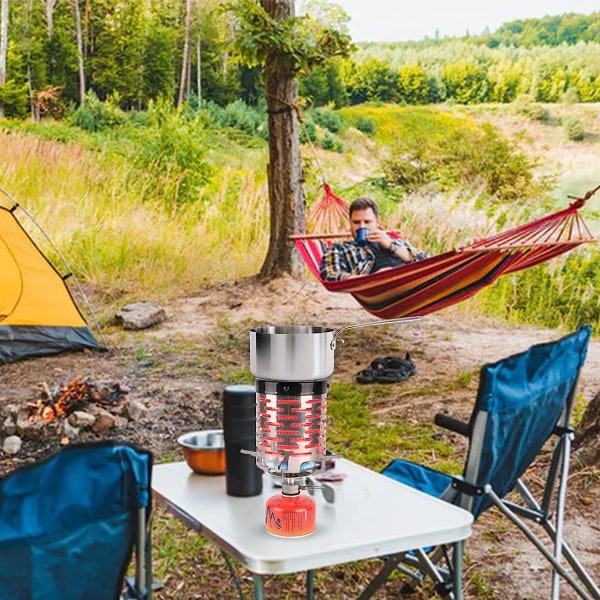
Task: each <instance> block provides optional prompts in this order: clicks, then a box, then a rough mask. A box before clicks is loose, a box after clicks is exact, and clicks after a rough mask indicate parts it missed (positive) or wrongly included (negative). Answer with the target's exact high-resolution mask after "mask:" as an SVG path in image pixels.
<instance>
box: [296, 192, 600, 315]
mask: <svg viewBox="0 0 600 600" xmlns="http://www.w3.org/2000/svg"><path fill="white" fill-rule="evenodd" d="M323 187H324V190H325V196H324V197H323V198H322V199H321V200H320V201H319V202H317V203H316V204H315V206H313V208H312V210H311V212H310V213H309V215H308V218H307V220H308V221H309V222H311V223H313V224H316V226H317V227H316V231H320V232H321V233H314V234H303V235H295V236H292V239H293V240H294V242H295V244H296V248H297V249H298V252H299V253H300V256H301V257H302V259H303V260H304V262H305V263H306V266H307V267H308V269H309V270H310V272H311V273H312V274H313V275H314V276H315V277H316V278H317V279H318V280H319V281H320V282H321V283H322V284H323V285H324V286H325V288H326V289H327V290H329V291H331V292H346V293H350V294H352V296H354V298H355V299H356V300H357V301H358V302H359V303H360V304H361V305H362V306H363V308H364V309H365V310H367V311H368V312H369V313H371V314H372V315H375V316H377V317H379V318H382V319H391V318H398V317H407V316H423V315H426V314H429V313H432V312H434V311H437V310H441V309H442V308H445V307H447V306H451V305H452V304H456V303H458V302H461V301H462V300H465V299H467V298H469V297H471V296H473V295H474V294H476V293H477V292H478V291H480V290H481V289H483V288H484V287H487V286H489V285H491V284H492V283H494V282H495V281H496V280H497V279H498V277H500V276H501V275H506V274H509V273H515V272H517V271H521V270H523V269H528V268H530V267H533V266H535V265H538V264H541V263H544V262H547V261H549V260H551V259H552V258H555V257H556V256H559V255H560V254H563V253H565V252H568V251H570V250H572V249H573V248H575V247H576V246H579V245H581V244H584V243H589V242H594V241H595V238H594V236H593V234H592V232H591V230H590V229H589V227H588V226H587V224H586V223H585V221H584V220H583V217H582V216H581V215H580V214H579V212H578V211H579V210H580V209H581V208H582V207H583V206H584V205H585V203H586V202H587V200H589V198H591V197H592V196H593V195H594V194H595V193H596V192H597V191H598V190H599V189H600V185H599V186H597V187H596V188H594V189H593V190H590V191H589V192H587V193H586V194H585V196H584V197H583V198H578V197H574V196H569V198H571V199H573V200H574V202H571V203H570V204H569V206H568V207H567V208H564V209H562V210H559V211H557V212H555V213H552V214H549V215H546V216H544V217H541V218H539V219H536V220H534V221H531V222H529V223H525V224H523V225H519V226H517V227H514V228H511V229H508V230H506V231H502V232H499V233H497V234H494V235H491V236H488V237H486V238H482V239H478V240H475V241H473V242H471V243H470V244H466V245H464V246H460V247H458V248H455V249H453V250H450V251H447V252H444V253H442V254H438V255H435V256H431V257H429V258H426V259H424V260H420V261H418V262H415V263H410V264H407V265H403V266H399V267H394V268H392V269H389V270H384V271H378V272H376V273H370V274H368V275H362V276H360V277H354V278H351V279H345V280H342V281H326V280H323V279H322V278H321V276H320V273H319V267H320V264H321V259H322V256H323V253H324V251H325V249H326V247H327V245H328V244H330V243H331V240H332V239H335V238H339V237H345V238H348V237H349V235H350V234H349V233H348V232H345V233H344V232H340V233H333V234H331V233H329V234H327V233H322V232H323V228H324V227H330V226H332V227H331V229H334V230H335V229H336V228H337V227H333V226H337V225H339V223H340V218H341V216H342V215H343V219H344V222H345V223H346V224H347V219H348V217H347V215H348V204H347V203H346V202H345V201H344V200H342V199H341V198H339V197H338V196H336V195H335V194H333V192H332V191H331V187H330V186H329V185H328V184H326V183H324V184H323ZM330 213H333V217H332V216H330ZM331 229H330V231H331ZM325 240H327V241H325Z"/></svg>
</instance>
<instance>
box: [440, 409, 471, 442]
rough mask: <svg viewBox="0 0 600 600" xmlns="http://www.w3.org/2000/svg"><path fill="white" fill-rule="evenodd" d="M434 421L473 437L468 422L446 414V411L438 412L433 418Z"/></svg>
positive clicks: (441, 425) (445, 427)
mask: <svg viewBox="0 0 600 600" xmlns="http://www.w3.org/2000/svg"><path fill="white" fill-rule="evenodd" d="M433 422H434V423H435V424H436V425H439V426H440V427H443V428H444V429H449V430H450V431H454V432H455V433H459V434H460V435H464V436H465V437H471V430H470V427H469V424H468V423H465V422H464V421H461V420H459V419H455V418H454V417H450V416H448V415H445V414H444V413H437V415H435V417H434V419H433Z"/></svg>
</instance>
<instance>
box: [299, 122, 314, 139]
mask: <svg viewBox="0 0 600 600" xmlns="http://www.w3.org/2000/svg"><path fill="white" fill-rule="evenodd" d="M309 141H310V142H316V141H317V128H316V126H315V124H314V123H313V122H312V121H311V120H309V119H307V118H305V119H304V126H301V127H300V143H302V144H307V143H308V142H309Z"/></svg>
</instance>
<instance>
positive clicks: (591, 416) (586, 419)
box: [573, 392, 600, 466]
mask: <svg viewBox="0 0 600 600" xmlns="http://www.w3.org/2000/svg"><path fill="white" fill-rule="evenodd" d="M573 449H574V452H573V457H574V458H575V460H577V461H578V462H579V463H580V464H582V465H586V466H599V465H600V392H598V393H597V394H596V395H595V396H594V398H592V400H591V401H590V403H589V404H588V405H587V408H586V409H585V412H584V413H583V417H582V418H581V422H580V423H579V425H578V426H577V430H576V431H575V440H574V442H573Z"/></svg>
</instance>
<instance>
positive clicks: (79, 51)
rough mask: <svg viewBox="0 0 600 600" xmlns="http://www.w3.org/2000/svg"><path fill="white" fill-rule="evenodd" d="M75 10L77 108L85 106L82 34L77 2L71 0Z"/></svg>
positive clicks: (76, 0) (77, 0)
mask: <svg viewBox="0 0 600 600" xmlns="http://www.w3.org/2000/svg"><path fill="white" fill-rule="evenodd" d="M73 8H74V10H75V29H76V33H77V60H78V63H79V106H83V105H84V104H85V70H84V67H83V34H82V31H81V12H80V10H79V0H73Z"/></svg>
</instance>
